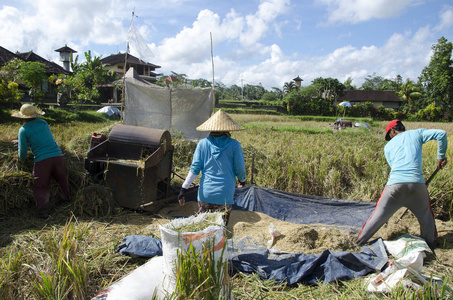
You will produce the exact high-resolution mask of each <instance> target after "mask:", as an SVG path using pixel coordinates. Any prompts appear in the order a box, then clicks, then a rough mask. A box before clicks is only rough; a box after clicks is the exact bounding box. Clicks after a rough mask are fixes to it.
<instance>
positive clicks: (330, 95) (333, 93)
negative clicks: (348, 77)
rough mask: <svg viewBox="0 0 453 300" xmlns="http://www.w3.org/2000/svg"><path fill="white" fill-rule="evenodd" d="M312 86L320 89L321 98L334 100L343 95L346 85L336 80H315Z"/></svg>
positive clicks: (319, 78) (320, 78)
mask: <svg viewBox="0 0 453 300" xmlns="http://www.w3.org/2000/svg"><path fill="white" fill-rule="evenodd" d="M312 84H313V85H314V86H315V87H316V88H317V89H318V92H319V95H318V97H319V98H324V99H325V100H332V101H333V100H334V99H335V98H337V97H338V96H340V95H342V94H343V91H344V90H345V86H344V84H342V83H341V82H340V81H338V79H336V78H330V77H329V78H322V77H318V78H315V79H314V80H313V82H312Z"/></svg>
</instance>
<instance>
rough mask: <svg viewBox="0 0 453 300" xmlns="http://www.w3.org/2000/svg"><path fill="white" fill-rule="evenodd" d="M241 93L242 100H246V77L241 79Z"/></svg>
mask: <svg viewBox="0 0 453 300" xmlns="http://www.w3.org/2000/svg"><path fill="white" fill-rule="evenodd" d="M241 93H242V101H244V79H241Z"/></svg>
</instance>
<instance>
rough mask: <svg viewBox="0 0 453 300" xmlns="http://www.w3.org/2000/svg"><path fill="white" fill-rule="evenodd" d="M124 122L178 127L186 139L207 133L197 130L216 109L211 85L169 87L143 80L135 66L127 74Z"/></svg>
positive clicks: (194, 138) (192, 138)
mask: <svg viewBox="0 0 453 300" xmlns="http://www.w3.org/2000/svg"><path fill="white" fill-rule="evenodd" d="M124 86H125V110H124V124H125V125H133V126H143V127H148V128H156V129H165V130H172V129H174V130H177V131H179V132H181V133H182V134H183V136H184V137H185V138H186V139H189V140H198V139H202V138H205V137H206V136H207V135H208V133H207V132H200V131H197V130H196V128H197V127H198V126H199V125H201V124H202V123H204V122H205V121H206V120H207V119H209V117H210V116H211V113H212V111H213V108H214V104H213V92H212V89H211V88H168V87H161V86H158V85H155V84H152V83H149V82H147V81H145V80H143V79H141V78H140V77H139V76H138V75H137V73H136V72H135V71H134V69H133V68H130V69H129V71H128V72H127V73H126V76H125V80H124Z"/></svg>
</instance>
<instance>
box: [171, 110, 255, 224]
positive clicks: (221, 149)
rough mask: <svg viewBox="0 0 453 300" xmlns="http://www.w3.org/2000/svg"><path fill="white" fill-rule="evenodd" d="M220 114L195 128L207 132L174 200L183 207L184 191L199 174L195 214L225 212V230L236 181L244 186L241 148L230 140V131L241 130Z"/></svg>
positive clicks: (240, 127)
mask: <svg viewBox="0 0 453 300" xmlns="http://www.w3.org/2000/svg"><path fill="white" fill-rule="evenodd" d="M243 129H244V128H243V127H242V126H240V125H239V124H237V123H236V122H235V121H233V120H232V119H231V117H230V116H228V115H227V114H226V113H224V112H223V111H222V110H218V111H217V112H216V113H215V114H214V115H213V116H211V118H209V119H208V120H207V121H206V122H204V123H203V124H201V125H200V126H198V127H197V130H198V131H209V132H210V134H209V136H208V137H207V138H205V139H202V140H201V141H200V142H199V143H198V145H197V148H196V149H195V153H194V155H193V159H192V165H191V166H190V171H189V173H188V175H187V177H186V180H185V181H184V183H183V185H182V187H181V192H180V193H179V196H178V199H179V204H180V205H181V206H182V205H184V203H185V196H184V194H185V193H186V191H187V189H188V188H189V187H190V185H191V184H192V182H193V181H194V180H195V178H196V177H197V176H198V174H200V171H201V173H202V175H201V178H200V186H199V188H198V196H197V199H198V213H202V212H207V211H221V212H225V215H224V217H223V219H224V221H225V226H226V225H227V224H228V220H229V217H230V213H231V210H232V208H233V203H234V199H233V197H234V189H235V185H236V177H237V179H238V182H239V184H238V187H239V188H242V187H243V186H244V185H245V179H246V171H245V162H244V154H243V152H242V148H241V144H240V143H239V142H238V141H237V140H235V139H232V138H231V135H230V131H235V130H243Z"/></svg>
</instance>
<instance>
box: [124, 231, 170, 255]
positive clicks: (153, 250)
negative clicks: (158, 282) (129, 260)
mask: <svg viewBox="0 0 453 300" xmlns="http://www.w3.org/2000/svg"><path fill="white" fill-rule="evenodd" d="M116 251H118V252H119V253H121V255H127V256H130V257H133V258H136V257H143V258H151V257H154V256H161V255H162V242H161V240H160V239H156V238H153V237H150V236H147V235H128V236H126V237H125V238H124V239H123V243H122V244H121V245H119V246H118V248H117V249H116Z"/></svg>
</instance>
